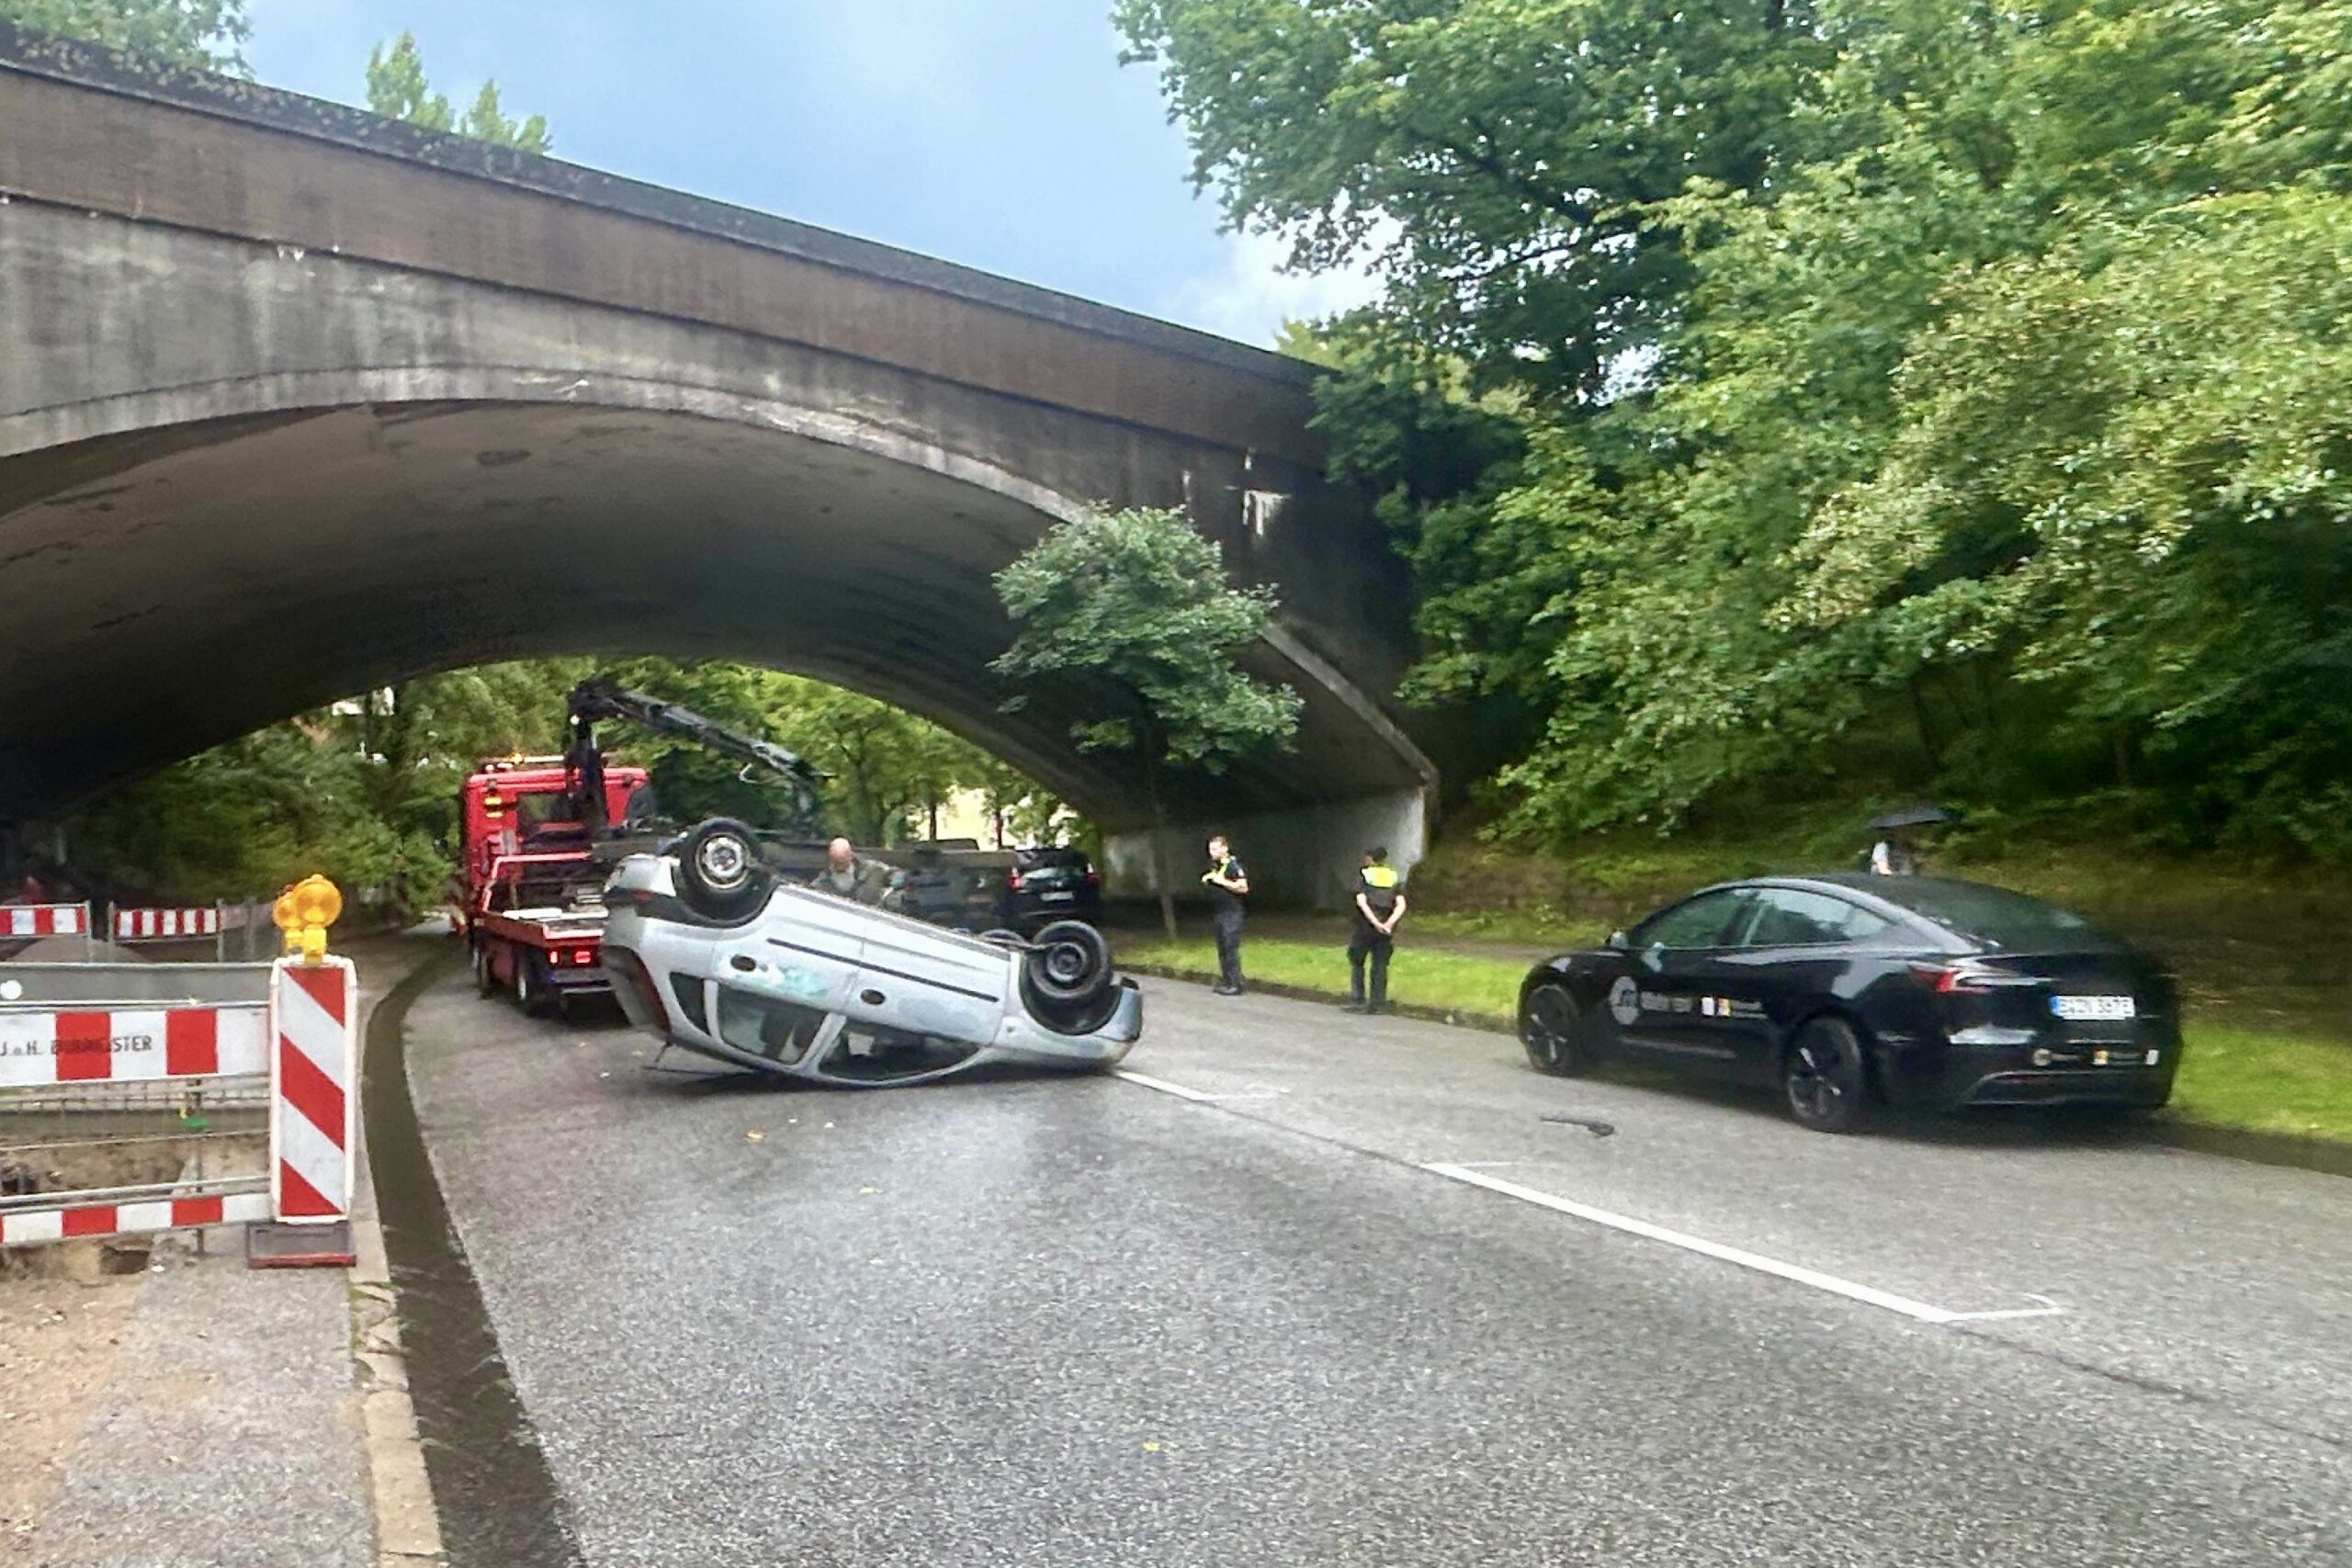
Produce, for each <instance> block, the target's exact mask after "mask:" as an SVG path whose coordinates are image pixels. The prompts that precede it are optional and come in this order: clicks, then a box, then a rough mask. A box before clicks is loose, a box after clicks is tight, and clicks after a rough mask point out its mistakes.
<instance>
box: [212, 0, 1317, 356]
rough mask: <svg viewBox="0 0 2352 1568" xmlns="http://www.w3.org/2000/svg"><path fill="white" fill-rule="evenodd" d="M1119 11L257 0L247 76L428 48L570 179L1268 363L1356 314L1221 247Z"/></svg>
mask: <svg viewBox="0 0 2352 1568" xmlns="http://www.w3.org/2000/svg"><path fill="white" fill-rule="evenodd" d="M1109 8H1110V0H251V5H250V6H249V14H250V16H251V17H252V19H253V24H254V30H253V38H252V39H251V40H250V41H249V42H248V44H247V46H246V50H245V54H246V58H247V59H248V60H249V61H251V62H252V64H253V67H254V73H255V74H256V75H258V76H259V77H260V78H261V80H263V81H264V82H266V83H268V84H270V85H273V86H280V87H288V88H292V89H293V90H295V91H297V92H302V93H310V94H313V95H315V96H320V97H328V98H336V99H340V100H342V101H345V102H347V103H357V102H359V101H360V100H361V98H362V96H363V95H364V92H365V87H364V77H365V71H366V65H367V60H368V49H369V47H370V46H371V45H373V44H375V43H376V42H377V41H379V39H390V38H393V37H396V36H398V35H399V34H400V33H401V31H403V30H406V31H411V32H413V33H415V34H416V37H417V42H418V44H419V45H420V46H421V47H422V48H423V50H424V62H425V67H426V70H427V72H428V73H430V75H431V77H432V80H433V85H434V86H435V90H437V91H440V92H443V93H446V94H447V95H448V96H450V98H451V99H453V100H454V101H456V102H457V103H458V106H459V107H461V108H462V107H463V106H464V104H465V103H466V102H467V101H469V99H470V98H471V97H472V96H473V94H474V91H475V89H476V88H477V87H478V86H479V85H481V81H482V79H483V78H484V77H494V78H496V80H497V82H498V85H499V91H500V93H501V95H502V96H503V99H504V102H505V105H506V107H507V110H508V112H510V113H517V112H537V113H542V114H545V115H546V116H547V117H548V122H549V124H550V125H551V126H552V128H553V130H554V133H555V142H556V149H555V150H556V155H557V156H558V157H561V158H567V159H570V160H571V161H572V162H574V163H580V164H590V165H592V166H594V167H595V168H599V169H606V170H610V171H612V172H613V173H616V174H622V175H630V176H632V177H634V178H638V179H643V180H650V181H652V182H654V183H656V184H659V185H665V186H676V187H678V188H680V189H683V190H689V191H693V192H695V194H697V195H701V196H707V197H718V199H720V200H723V201H730V202H734V203H737V204H739V205H741V206H744V207H751V208H756V209H761V210H763V211H767V212H775V213H779V214H782V215H783V216H785V217H787V218H796V219H798V220H801V221H803V222H808V223H816V224H820V225H822V226H824V227H826V228H831V229H840V230H844V231H848V232H851V233H854V234H861V235H865V236H866V237H867V238H870V239H876V240H881V241H884V242H887V243H890V244H895V245H903V246H906V247H907V248H909V249H910V250H916V251H922V252H924V253H927V254H932V255H936V256H942V257H944V258H946V259H948V260H950V261H956V262H962V263H964V264H966V265H971V266H977V267H981V268H984V269H986V270H988V271H990V272H997V273H1002V274H1005V275H1007V276H1012V277H1018V278H1022V279H1024V280H1025V281H1028V282H1031V283H1037V284H1043V285H1045V286H1046V287H1047V288H1058V289H1063V290H1066V291H1067V292H1069V293H1072V294H1079V295H1083V296H1085V297H1086V298H1088V299H1100V300H1103V301H1104V302H1106V303H1109V304H1114V305H1119V306H1124V307H1125V308H1126V309H1128V310H1141V311H1144V312H1146V313H1148V314H1151V315H1156V316H1164V317H1167V318H1169V319H1170V320H1175V321H1184V322H1186V323H1187V324H1189V325H1192V326H1197V327H1201V328H1204V329H1206V330H1208V331H1211V332H1217V333H1224V334H1226V335H1227V336H1230V337H1238V338H1241V339H1243V340H1245V341H1248V342H1256V343H1263V342H1265V341H1267V340H1268V339H1269V338H1270V337H1271V336H1272V333H1273V332H1274V330H1275V329H1276V328H1277V327H1279V325H1280V324H1281V322H1282V321H1283V318H1284V317H1285V316H1292V315H1301V316H1312V315H1319V314H1323V313H1327V312H1329V311H1330V310H1336V309H1340V308H1343V307H1345V306H1346V305H1349V304H1351V303H1354V302H1355V301H1356V300H1357V299H1360V298H1362V297H1363V292H1364V285H1363V281H1362V280H1361V279H1360V278H1357V277H1352V276H1329V277H1321V278H1298V277H1292V276H1284V275H1283V274H1282V273H1281V272H1280V270H1279V262H1280V260H1281V257H1282V254H1283V247H1282V245H1281V244H1280V243H1278V242H1275V241H1272V240H1271V239H1266V238H1263V237H1252V236H1238V235H1230V234H1220V233H1219V232H1218V212H1217V209H1216V204H1215V202H1214V200H1213V199H1212V198H1210V197H1195V196H1194V195H1193V189H1192V186H1191V184H1190V181H1189V180H1188V178H1187V172H1188V170H1189V168H1190V157H1189V154H1188V152H1187V151H1186V148H1185V145H1184V138H1183V133H1182V130H1180V129H1179V128H1177V127H1175V126H1171V125H1170V124H1168V123H1167V119H1166V116H1165V113H1164V111H1163V109H1162V107H1161V103H1160V99H1159V84H1158V81H1157V79H1156V78H1155V76H1154V75H1153V73H1151V72H1150V71H1149V69H1148V68H1146V67H1140V66H1129V67H1122V66H1121V65H1120V64H1119V63H1118V50H1119V39H1118V37H1117V35H1116V33H1115V32H1114V30H1113V28H1112V27H1111V24H1110V22H1109V21H1108V19H1107V12H1108V11H1109Z"/></svg>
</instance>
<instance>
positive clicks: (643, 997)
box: [604, 855, 1143, 1087]
mask: <svg viewBox="0 0 2352 1568" xmlns="http://www.w3.org/2000/svg"><path fill="white" fill-rule="evenodd" d="M676 871H677V867H676V863H675V862H674V861H673V860H672V858H671V857H670V856H668V855H631V856H629V857H628V859H626V860H624V861H623V862H622V863H620V865H619V866H618V868H617V869H616V870H615V872H614V874H613V875H612V878H611V880H610V881H609V882H608V883H607V884H606V887H605V902H606V905H607V907H608V908H610V910H611V915H610V917H609V918H608V919H607V920H606V922H605V939H604V955H605V969H606V970H607V972H608V973H609V974H610V975H611V976H612V979H613V990H614V994H615V995H616V997H617V998H619V999H620V1001H621V1005H622V1007H623V1009H624V1010H626V1011H627V1012H628V1015H629V1019H630V1021H632V1022H634V1023H636V1024H637V1025H638V1026H639V1028H642V1029H645V1030H648V1031H650V1032H652V1033H654V1034H655V1035H657V1036H659V1037H660V1038H661V1039H662V1041H663V1043H665V1044H667V1045H673V1046H675V1047H677V1048H679V1049H681V1050H684V1051H691V1052H695V1053H697V1054H699V1055H704V1056H708V1057H712V1058H714V1059H716V1060H718V1061H721V1062H727V1063H730V1064H733V1065H735V1066H745V1067H752V1068H756V1069H759V1070H761V1071H764V1072H771V1073H776V1074H781V1075H783V1076H785V1077H796V1078H803V1079H809V1080H813V1081H818V1082H824V1083H831V1084H844V1085H858V1086H867V1087H871V1086H876V1085H882V1084H908V1083H922V1082H928V1081H930V1080H932V1079H934V1078H940V1077H948V1076H949V1075H951V1074H954V1073H959V1072H965V1071H968V1070H969V1069H971V1068H973V1067H977V1066H986V1065H989V1064H991V1063H1015V1064H1021V1065H1024V1066H1052V1067H1069V1068H1079V1069H1088V1068H1098V1069H1099V1068H1103V1067H1108V1066H1113V1065H1114V1064H1115V1063H1117V1062H1118V1061H1119V1060H1120V1059H1121V1058H1122V1057H1124V1056H1125V1055H1126V1054H1127V1050H1128V1047H1130V1046H1131V1045H1133V1044H1134V1043H1135V1041H1136V1036H1137V1035H1138V1034H1140V1033H1141V1032H1142V1029H1143V997H1142V993H1141V992H1139V991H1137V990H1136V987H1135V983H1134V982H1133V981H1132V980H1128V979H1126V978H1125V977H1124V976H1110V983H1109V985H1108V987H1106V988H1104V989H1103V990H1102V991H1101V992H1100V994H1099V995H1098V996H1097V997H1096V998H1095V999H1094V1000H1092V1001H1091V1002H1090V1003H1088V1004H1087V1005H1086V1006H1084V1007H1083V1008H1078V1009H1072V1008H1068V1007H1059V1008H1057V1006H1056V1005H1055V1004H1054V1003H1052V1002H1051V1001H1050V1000H1046V999H1043V998H1041V997H1040V996H1039V995H1038V994H1037V992H1036V991H1035V987H1034V983H1033V982H1032V981H1030V980H1027V979H1024V974H1025V973H1026V972H1027V971H1028V970H1029V968H1030V966H1031V965H1032V964H1034V963H1035V958H1034V956H1033V954H1032V953H1030V952H1029V951H1028V950H1027V949H1026V948H1024V947H1022V946H1015V945H1011V944H1009V943H1007V942H1002V941H987V940H982V939H980V938H978V937H970V936H964V935H960V934H958V933H956V932H955V931H944V930H942V929H940V928H939V927H937V926H932V925H926V924H924V923H922V921H920V920H915V919H908V918H907V917H905V916H903V915H898V914H893V913H891V912H889V911H888V910H884V909H877V908H871V907H869V906H866V905H862V904H856V903H853V902H852V901H850V900H849V899H846V898H842V897H836V896H834V895H832V894H830V893H821V892H819V891H817V890H815V889H813V888H809V887H799V886H789V885H778V886H775V887H773V888H771V889H769V890H768V892H767V893H766V895H765V897H764V898H763V900H762V901H761V902H760V903H759V905H758V907H757V908H756V909H755V910H754V911H753V912H752V913H751V914H750V915H748V916H747V917H744V918H742V919H736V920H732V921H719V920H715V919H708V918H706V917H703V916H701V915H698V914H696V913H695V911H694V910H693V909H692V908H689V907H688V906H687V904H686V903H685V902H684V900H683V899H682V898H681V897H679V895H678V889H677V886H676Z"/></svg>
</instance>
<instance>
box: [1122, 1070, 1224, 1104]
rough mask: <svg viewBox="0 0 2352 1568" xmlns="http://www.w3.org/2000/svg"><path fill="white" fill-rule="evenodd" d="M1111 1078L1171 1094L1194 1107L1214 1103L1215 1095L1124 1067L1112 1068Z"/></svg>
mask: <svg viewBox="0 0 2352 1568" xmlns="http://www.w3.org/2000/svg"><path fill="white" fill-rule="evenodd" d="M1111 1076H1112V1077H1114V1078H1125V1080H1126V1081H1127V1082H1129V1083H1131V1084H1136V1085H1139V1086H1141V1087H1142V1088H1144V1089H1157V1090H1158V1091H1159V1092H1160V1093H1161V1094H1172V1095H1174V1096H1175V1097H1176V1098H1177V1099H1179V1100H1191V1101H1193V1103H1194V1104H1196V1105H1214V1104H1216V1095H1213V1094H1203V1093H1202V1092H1201V1091H1200V1090H1199V1089H1186V1088H1185V1087H1184V1086H1183V1085H1182V1084H1180V1083H1170V1082H1169V1081H1168V1080H1167V1079H1166V1078H1155V1077H1150V1076H1148V1075H1147V1074H1144V1073H1136V1072H1130V1071H1128V1070H1127V1069H1126V1068H1125V1067H1114V1068H1112V1069H1111Z"/></svg>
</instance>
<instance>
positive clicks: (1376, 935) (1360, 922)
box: [1348, 848, 1405, 1012]
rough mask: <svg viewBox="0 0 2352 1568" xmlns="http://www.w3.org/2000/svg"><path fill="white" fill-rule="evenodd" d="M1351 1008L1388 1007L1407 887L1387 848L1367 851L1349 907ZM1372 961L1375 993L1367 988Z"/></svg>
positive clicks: (1383, 1010) (1380, 1009) (1349, 988)
mask: <svg viewBox="0 0 2352 1568" xmlns="http://www.w3.org/2000/svg"><path fill="white" fill-rule="evenodd" d="M1349 915H1350V917H1351V931H1350V932H1349V935H1348V1010H1349V1011H1350V1012H1385V1011H1387V1010H1388V957H1389V954H1390V953H1393V952H1395V951H1396V947H1397V922H1398V921H1399V920H1402V919H1404V918H1405V889H1404V887H1403V886H1401V885H1400V883H1399V882H1398V880H1397V872H1396V868H1395V867H1393V866H1391V865H1390V864H1389V863H1388V851H1387V850H1386V849H1385V848H1380V849H1374V850H1367V851H1366V852H1364V857H1363V870H1361V871H1359V872H1357V873H1356V896H1355V900H1354V904H1353V907H1352V908H1351V909H1350V910H1349ZM1367 958H1369V959H1371V960H1372V994H1371V995H1370V996H1369V997H1367V996H1366V995H1365V994H1364V988H1363V968H1364V960H1365V959H1367Z"/></svg>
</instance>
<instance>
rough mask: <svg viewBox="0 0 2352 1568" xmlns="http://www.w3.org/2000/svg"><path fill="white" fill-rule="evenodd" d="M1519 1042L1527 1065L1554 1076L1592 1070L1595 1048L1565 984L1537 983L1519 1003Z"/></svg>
mask: <svg viewBox="0 0 2352 1568" xmlns="http://www.w3.org/2000/svg"><path fill="white" fill-rule="evenodd" d="M1519 1043H1520V1044H1521V1045H1522V1046H1524V1047H1525V1048H1526V1051H1527V1065H1528V1066H1531V1067H1533V1068H1534V1069H1535V1070H1536V1071H1537V1072H1539V1073H1546V1074H1549V1075H1550V1076H1551V1077H1555V1078H1573V1077H1582V1076H1583V1075H1584V1074H1586V1073H1588V1072H1589V1071H1591V1070H1592V1048H1591V1046H1590V1044H1589V1043H1588V1042H1587V1040H1586V1037H1585V1027H1584V1014H1583V1013H1582V1012H1581V1011H1580V1010H1578V1009H1577V999H1576V998H1574V997H1572V996H1570V995H1568V988H1567V987H1566V986H1538V987H1534V988H1533V989H1532V990H1531V991H1529V992H1528V993H1527V998H1526V999H1525V1000H1524V1001H1522V1002H1521V1003H1520V1006H1519Z"/></svg>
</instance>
